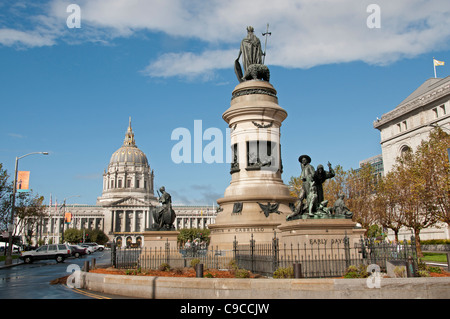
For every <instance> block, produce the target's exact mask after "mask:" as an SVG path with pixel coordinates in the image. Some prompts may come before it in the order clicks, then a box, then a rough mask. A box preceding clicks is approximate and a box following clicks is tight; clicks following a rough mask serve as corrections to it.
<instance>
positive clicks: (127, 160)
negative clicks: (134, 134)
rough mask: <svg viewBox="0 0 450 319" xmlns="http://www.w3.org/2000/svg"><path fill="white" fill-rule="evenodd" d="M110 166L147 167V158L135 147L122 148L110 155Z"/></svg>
mask: <svg viewBox="0 0 450 319" xmlns="http://www.w3.org/2000/svg"><path fill="white" fill-rule="evenodd" d="M109 164H110V165H118V164H119V165H120V164H124V165H125V164H126V165H135V164H143V165H148V161H147V156H145V154H144V152H142V151H141V150H140V149H139V148H137V147H136V146H125V145H124V146H122V147H121V148H119V149H118V150H117V151H115V152H114V153H113V154H112V155H111V160H110V161H109Z"/></svg>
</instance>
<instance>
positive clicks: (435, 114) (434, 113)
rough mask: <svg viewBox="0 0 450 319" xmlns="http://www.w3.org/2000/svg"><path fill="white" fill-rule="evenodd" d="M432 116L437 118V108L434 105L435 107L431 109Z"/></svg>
mask: <svg viewBox="0 0 450 319" xmlns="http://www.w3.org/2000/svg"><path fill="white" fill-rule="evenodd" d="M433 116H434V118H435V119H437V118H438V110H437V107H435V108H434V109H433Z"/></svg>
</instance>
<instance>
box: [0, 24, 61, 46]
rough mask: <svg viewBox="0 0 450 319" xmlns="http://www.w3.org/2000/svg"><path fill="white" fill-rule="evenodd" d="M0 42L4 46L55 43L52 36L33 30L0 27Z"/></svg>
mask: <svg viewBox="0 0 450 319" xmlns="http://www.w3.org/2000/svg"><path fill="white" fill-rule="evenodd" d="M0 43H1V44H3V45H5V46H13V45H19V46H25V47H42V46H49V45H53V44H55V42H54V39H53V37H52V36H49V35H42V34H39V33H37V32H34V31H28V32H27V31H20V30H13V29H7V28H4V29H0Z"/></svg>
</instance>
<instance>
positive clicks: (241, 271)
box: [234, 269, 250, 278]
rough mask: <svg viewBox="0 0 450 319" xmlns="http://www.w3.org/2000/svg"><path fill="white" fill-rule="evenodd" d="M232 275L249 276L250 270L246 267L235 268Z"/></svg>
mask: <svg viewBox="0 0 450 319" xmlns="http://www.w3.org/2000/svg"><path fill="white" fill-rule="evenodd" d="M234 276H235V277H236V278H250V271H248V270H247V269H237V270H236V271H235V272H234Z"/></svg>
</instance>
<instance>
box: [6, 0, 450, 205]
mask: <svg viewBox="0 0 450 319" xmlns="http://www.w3.org/2000/svg"><path fill="white" fill-rule="evenodd" d="M391 2H392V1H384V0H383V1H377V2H376V3H377V4H378V6H379V8H380V21H381V24H380V28H368V26H367V23H366V21H367V18H368V17H369V16H370V15H371V12H367V6H368V5H369V4H371V3H374V1H360V0H345V1H339V2H336V1H331V0H328V1H316V2H311V1H284V0H279V1H275V2H274V1H246V2H242V1H181V0H179V1H177V0H170V1H167V0H166V1H125V0H110V1H101V0H90V1H87V0H80V1H76V0H72V1H52V0H48V1H10V0H7V1H2V2H1V3H0V106H1V111H2V112H1V119H0V124H1V125H0V142H1V144H0V162H1V163H3V165H4V167H5V168H6V169H7V170H8V172H9V173H10V174H12V173H13V170H14V159H15V157H16V156H21V155H24V154H27V153H30V152H35V151H48V152H49V153H50V155H49V156H40V155H34V156H29V157H26V158H23V159H21V160H20V162H19V169H20V170H29V171H31V176H30V185H31V188H32V189H33V191H34V192H36V193H39V194H41V195H44V196H45V197H46V202H48V199H49V196H50V194H52V197H53V200H55V198H57V199H58V201H62V200H63V199H64V198H68V197H72V196H74V195H79V196H80V197H76V198H74V197H72V198H70V199H69V200H68V202H69V203H83V204H95V201H96V198H97V197H98V196H100V195H101V191H102V173H103V170H104V169H106V168H107V166H108V163H109V160H110V157H111V154H112V153H113V152H114V151H115V150H117V149H118V148H119V147H120V146H121V145H122V143H123V139H124V136H125V135H124V134H125V132H126V129H127V126H128V118H129V117H130V116H131V118H132V127H133V131H134V133H135V139H136V144H137V146H138V147H139V148H140V149H141V150H142V151H143V152H144V153H145V154H146V155H147V157H148V160H149V163H150V166H151V168H152V169H154V171H155V184H156V186H158V187H159V186H162V185H164V186H165V187H166V189H167V191H168V192H169V193H171V194H172V198H173V200H174V202H175V203H177V204H189V205H194V204H207V205H212V204H213V203H214V201H215V199H217V198H220V197H222V196H223V193H224V191H225V188H226V187H227V186H228V185H229V182H230V180H231V176H230V174H229V167H230V165H229V164H228V163H213V164H206V163H204V162H203V163H199V164H193V163H182V164H175V163H174V162H173V161H172V159H171V150H172V148H173V147H174V145H175V144H176V143H177V142H178V141H174V140H171V134H172V132H173V131H174V130H175V129H176V128H179V127H184V128H187V129H188V130H190V131H191V134H193V132H194V120H202V126H203V131H205V130H206V129H207V128H210V127H214V128H219V129H220V130H221V131H222V132H223V138H225V133H226V128H227V124H226V123H225V122H224V121H223V119H222V113H223V112H224V111H225V110H227V108H228V107H229V103H230V99H231V92H232V90H233V89H234V87H235V86H236V85H237V84H238V82H237V80H236V76H235V74H234V71H233V62H234V59H235V58H236V57H237V54H238V51H239V43H240V41H241V40H242V38H243V37H245V36H246V27H247V26H248V25H252V26H253V27H254V28H255V33H256V35H257V36H259V37H260V39H261V40H262V42H263V43H264V39H263V38H262V36H261V33H262V32H264V31H265V28H266V24H267V23H269V24H270V31H271V32H272V35H271V37H270V38H269V39H268V47H267V57H266V64H267V65H268V66H269V68H270V71H271V83H272V85H273V86H274V87H275V89H276V90H277V91H278V99H279V104H280V106H282V107H283V108H284V109H285V110H286V111H287V112H288V117H287V119H286V120H285V121H284V122H283V125H282V127H281V145H282V159H283V167H284V172H283V180H284V182H285V183H288V181H289V179H290V177H291V176H298V175H299V174H300V167H299V164H298V160H297V159H298V156H299V155H301V154H309V155H310V156H311V157H312V164H313V165H314V166H317V165H318V164H326V163H327V161H330V162H331V163H332V164H333V165H338V164H339V165H341V166H343V167H344V169H346V170H347V169H350V168H357V167H358V165H359V161H361V160H363V159H366V158H368V157H371V156H374V155H377V154H381V148H380V145H379V142H380V136H379V132H378V131H377V130H375V129H374V128H373V121H374V120H375V119H376V118H377V117H381V115H382V114H384V113H386V112H388V111H390V110H392V109H393V108H394V107H395V106H397V105H398V104H399V103H400V102H401V101H402V100H403V99H404V98H406V97H407V96H408V95H409V94H410V93H411V92H412V91H413V90H414V89H416V88H417V87H418V86H419V85H420V84H422V83H423V82H424V81H425V80H427V79H428V78H430V77H433V76H434V71H433V64H432V59H433V57H435V58H436V59H438V60H441V61H445V62H446V64H445V65H444V66H439V67H437V75H438V77H446V76H448V75H449V68H448V64H449V63H450V46H449V43H450V42H449V40H450V21H449V19H448V17H449V16H450V15H449V14H450V7H449V6H448V3H447V1H444V0H443V1H439V0H434V1H419V0H411V1H395V3H391ZM70 3H75V4H77V5H79V7H80V8H81V28H73V29H70V28H68V27H67V24H66V19H67V17H68V16H69V15H70V13H68V12H67V11H66V9H67V6H68V5H69V4H70ZM223 142H224V145H225V140H224V141H223ZM208 143H209V141H204V142H203V146H205V145H206V144H208Z"/></svg>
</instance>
